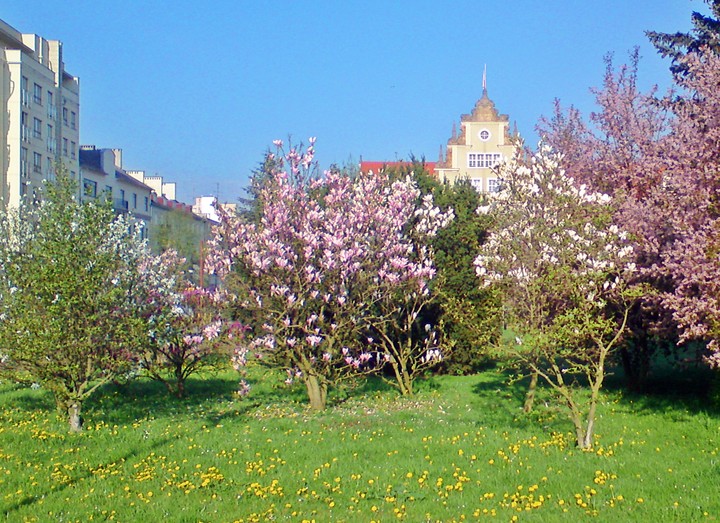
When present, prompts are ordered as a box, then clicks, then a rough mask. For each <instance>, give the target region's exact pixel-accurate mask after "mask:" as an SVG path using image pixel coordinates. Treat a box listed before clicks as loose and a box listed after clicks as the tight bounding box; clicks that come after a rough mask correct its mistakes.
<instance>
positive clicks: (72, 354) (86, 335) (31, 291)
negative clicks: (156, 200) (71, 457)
mask: <svg viewBox="0 0 720 523" xmlns="http://www.w3.org/2000/svg"><path fill="white" fill-rule="evenodd" d="M74 193H75V190H74V184H73V183H72V181H70V180H69V179H68V178H67V177H65V176H59V177H58V180H57V182H55V183H50V184H46V186H45V187H44V191H43V193H42V200H41V201H40V203H38V204H35V205H28V206H22V207H20V208H19V209H16V210H14V211H13V210H11V211H8V212H6V213H3V214H2V216H1V217H0V353H2V356H1V361H2V363H1V364H0V370H2V371H3V372H4V373H6V374H10V375H11V376H12V377H13V378H14V379H17V380H21V381H26V382H30V383H38V384H40V385H42V386H43V387H46V388H47V389H48V390H50V391H51V392H52V393H53V394H54V396H55V400H56V403H57V405H58V408H60V409H61V410H62V411H64V412H65V413H66V414H67V416H68V419H69V425H70V430H71V431H79V430H80V429H81V426H82V418H81V410H82V404H83V402H84V401H85V400H86V399H87V398H88V397H89V396H90V395H91V394H92V393H93V392H94V391H96V390H97V389H98V388H99V387H100V386H102V385H103V384H105V383H107V382H109V381H111V380H114V379H117V378H118V377H119V376H121V375H122V374H123V373H125V372H127V371H128V370H129V368H130V364H131V361H132V356H133V351H134V350H135V349H136V348H138V347H142V346H143V345H144V344H145V342H146V340H147V322H146V309H145V304H144V303H143V301H142V300H136V299H135V298H136V296H137V294H136V293H138V292H139V293H145V292H146V290H144V289H145V283H144V282H146V281H148V278H149V277H148V275H147V274H144V273H141V272H140V271H139V270H138V268H140V267H143V266H146V265H147V263H148V260H150V259H151V258H152V256H151V254H150V252H149V251H148V249H147V246H146V244H145V243H144V241H143V240H142V239H141V230H140V228H139V226H138V224H137V223H134V222H132V221H130V220H128V219H127V218H126V217H125V216H124V215H121V216H115V213H114V212H113V210H112V208H111V207H110V206H109V205H103V204H96V203H94V202H93V203H87V204H82V203H80V202H78V201H77V200H76V199H75V198H74V196H73V195H74ZM149 279H151V280H153V281H156V282H157V283H159V284H160V287H159V290H158V291H157V292H162V289H163V288H171V287H172V286H173V285H174V281H172V279H170V280H163V279H162V278H157V279H155V278H149Z"/></svg>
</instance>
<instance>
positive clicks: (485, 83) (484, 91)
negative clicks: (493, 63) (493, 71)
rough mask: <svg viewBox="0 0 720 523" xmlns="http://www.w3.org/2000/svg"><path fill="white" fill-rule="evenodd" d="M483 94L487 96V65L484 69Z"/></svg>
mask: <svg viewBox="0 0 720 523" xmlns="http://www.w3.org/2000/svg"><path fill="white" fill-rule="evenodd" d="M482 87H483V94H487V64H485V67H484V68H483V84H482Z"/></svg>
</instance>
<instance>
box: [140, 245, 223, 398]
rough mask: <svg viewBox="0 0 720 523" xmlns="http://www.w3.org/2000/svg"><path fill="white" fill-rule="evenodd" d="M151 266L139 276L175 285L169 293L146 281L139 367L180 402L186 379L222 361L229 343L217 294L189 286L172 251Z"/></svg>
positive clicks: (144, 269)
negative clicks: (144, 331) (143, 338)
mask: <svg viewBox="0 0 720 523" xmlns="http://www.w3.org/2000/svg"><path fill="white" fill-rule="evenodd" d="M152 263H153V265H154V266H153V267H143V268H141V272H143V273H144V274H154V275H156V276H157V275H162V277H164V278H166V279H167V278H173V279H174V280H175V282H176V286H175V288H174V289H170V290H169V291H170V292H167V291H168V289H167V288H166V287H165V286H164V285H163V284H162V283H161V282H146V283H149V285H147V286H146V288H147V291H148V293H147V295H145V296H142V300H143V301H144V303H145V308H146V309H147V311H148V312H147V314H148V326H149V332H148V334H149V340H148V343H147V344H146V345H145V350H142V351H138V352H137V356H136V358H137V364H138V365H139V366H140V367H141V368H142V369H143V371H144V372H145V373H146V374H147V375H148V376H149V377H150V378H152V379H154V380H157V381H160V382H162V383H164V384H165V386H166V387H167V389H168V391H169V392H170V393H171V394H174V395H175V396H177V397H178V398H183V397H185V394H186V381H187V379H188V377H190V376H191V375H193V374H195V373H196V372H198V371H200V370H202V369H205V368H211V367H214V366H215V365H216V364H218V363H219V362H220V361H221V360H222V359H223V358H222V356H223V354H222V352H223V348H224V346H225V344H226V342H227V338H226V337H225V336H224V334H225V332H224V331H225V330H226V327H225V323H224V322H223V320H222V317H221V310H220V307H219V305H218V303H219V302H220V301H221V300H220V298H219V296H220V295H221V293H220V291H210V290H207V289H202V288H198V287H195V286H194V285H192V284H191V283H190V282H189V281H188V279H187V278H186V277H184V276H183V274H182V271H181V267H182V265H184V260H183V259H182V258H178V256H177V253H175V252H174V251H166V252H165V253H163V255H162V256H160V257H156V258H154V259H153V260H152ZM163 291H165V292H163Z"/></svg>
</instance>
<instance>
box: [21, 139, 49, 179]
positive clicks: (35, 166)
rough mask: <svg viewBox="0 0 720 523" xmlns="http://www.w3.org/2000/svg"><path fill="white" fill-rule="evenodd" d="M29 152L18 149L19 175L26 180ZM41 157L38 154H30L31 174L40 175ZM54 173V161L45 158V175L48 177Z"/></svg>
mask: <svg viewBox="0 0 720 523" xmlns="http://www.w3.org/2000/svg"><path fill="white" fill-rule="evenodd" d="M29 154H30V153H29V151H28V149H27V148H25V147H21V148H20V175H21V177H22V178H27V177H28V176H29V175H30V163H29V162H28V160H29ZM42 167H43V155H42V154H40V153H38V152H33V153H32V172H34V173H37V174H42V172H43V169H42ZM54 172H55V160H54V159H53V158H52V157H50V156H47V157H46V158H45V174H46V175H47V176H48V177H50V176H51V175H52V174H53V173H54Z"/></svg>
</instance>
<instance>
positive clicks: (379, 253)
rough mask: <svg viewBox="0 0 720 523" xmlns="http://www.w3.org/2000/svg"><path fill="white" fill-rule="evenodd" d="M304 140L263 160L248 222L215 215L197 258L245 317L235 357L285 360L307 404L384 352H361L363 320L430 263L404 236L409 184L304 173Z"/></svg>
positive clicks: (423, 280) (278, 363)
mask: <svg viewBox="0 0 720 523" xmlns="http://www.w3.org/2000/svg"><path fill="white" fill-rule="evenodd" d="M313 142H314V141H313V140H311V142H310V147H308V149H307V150H306V151H305V152H302V151H301V150H299V149H296V148H291V149H290V151H288V152H287V153H286V154H284V155H281V156H278V157H277V158H273V165H276V166H277V167H278V169H276V170H275V171H274V172H273V173H272V177H270V178H269V179H268V180H266V182H265V183H264V184H263V185H262V187H260V189H259V192H258V195H257V198H258V200H259V201H258V205H257V208H258V209H260V210H261V218H260V219H259V221H256V222H248V221H247V220H244V219H243V218H242V217H240V216H228V215H223V217H222V222H221V224H220V226H219V227H218V228H217V229H216V233H215V237H214V239H213V240H212V242H211V247H210V252H209V256H208V263H207V266H208V268H209V269H210V270H211V271H213V272H214V273H216V274H219V275H220V276H222V277H224V279H225V284H226V286H227V289H228V291H229V292H230V293H231V294H232V295H233V296H234V297H235V300H236V304H237V306H238V307H239V308H240V309H241V310H244V311H245V313H246V314H247V313H248V312H249V314H247V317H248V318H252V317H254V318H256V320H255V321H254V323H253V324H252V327H253V330H252V332H251V333H249V335H248V343H247V345H245V346H243V347H241V348H240V349H238V352H237V353H236V358H235V362H236V364H238V365H243V364H244V363H245V362H246V361H247V356H248V354H255V361H259V362H260V363H263V364H266V365H269V366H272V367H280V368H284V369H285V370H286V371H287V372H288V380H289V381H292V379H293V378H299V379H301V380H302V381H303V382H304V384H305V386H306V388H307V392H308V397H309V400H310V405H311V407H312V408H314V409H323V408H324V407H325V404H326V399H327V391H328V388H329V387H330V386H332V385H333V384H335V383H337V382H338V381H340V380H341V379H344V378H346V377H348V376H350V375H352V374H353V373H355V372H357V371H360V370H363V369H364V370H366V371H369V370H371V369H373V368H374V367H375V366H377V365H378V364H380V363H382V362H383V361H390V360H391V358H390V356H389V355H387V356H386V355H385V354H383V353H380V352H379V351H377V349H374V348H368V346H367V339H366V336H365V333H366V332H367V329H368V328H369V327H368V322H367V319H368V318H369V317H370V316H374V317H378V308H380V309H381V310H382V304H384V303H387V302H386V300H387V298H388V296H389V295H391V294H392V293H393V292H394V291H395V290H396V289H397V288H398V287H399V286H400V285H404V284H406V283H407V282H414V283H413V285H414V286H415V288H417V289H418V291H422V289H424V288H425V286H426V284H427V282H428V281H429V280H430V279H431V278H432V277H433V275H434V268H433V266H432V263H431V261H430V260H429V259H428V258H427V257H420V258H419V257H417V255H416V252H415V245H414V243H413V241H412V240H411V239H410V237H409V236H408V232H409V230H410V228H411V226H412V223H413V220H414V219H415V211H416V205H417V198H418V194H419V193H418V191H417V188H416V187H415V185H414V184H413V182H412V181H411V180H410V179H405V180H397V181H391V180H390V179H389V178H388V177H387V176H385V175H376V176H369V175H358V176H357V177H352V178H351V177H350V176H347V175H344V174H342V173H338V172H326V173H325V174H324V175H323V176H321V177H319V178H313V177H312V176H310V173H311V172H312V168H313V166H314V161H313V153H314V147H313ZM276 145H277V147H278V149H279V151H282V143H281V142H279V141H278V142H276ZM275 160H279V161H277V162H276V161H275ZM286 164H287V166H288V170H287V171H285V170H283V169H284V168H285V165H286ZM438 214H439V211H437V212H436V213H434V214H433V216H432V217H431V219H430V220H429V221H428V220H425V221H423V223H425V226H426V227H428V228H432V223H433V222H434V220H435V219H436V218H437V215H438ZM390 362H391V363H392V361H390Z"/></svg>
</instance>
